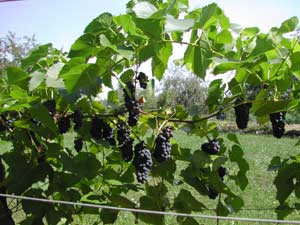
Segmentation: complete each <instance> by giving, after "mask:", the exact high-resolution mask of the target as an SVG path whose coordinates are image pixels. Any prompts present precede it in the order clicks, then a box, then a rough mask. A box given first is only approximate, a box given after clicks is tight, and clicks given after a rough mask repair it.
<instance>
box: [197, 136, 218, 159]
mask: <svg viewBox="0 0 300 225" xmlns="http://www.w3.org/2000/svg"><path fill="white" fill-rule="evenodd" d="M201 149H202V151H204V152H206V153H207V154H209V155H216V154H218V153H219V151H220V144H219V142H218V141H217V140H215V139H213V140H210V141H209V142H206V143H204V144H202V145H201Z"/></svg>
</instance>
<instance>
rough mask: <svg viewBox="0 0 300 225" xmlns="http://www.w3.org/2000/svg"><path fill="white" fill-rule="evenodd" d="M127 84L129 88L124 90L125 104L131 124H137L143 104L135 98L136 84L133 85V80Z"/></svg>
mask: <svg viewBox="0 0 300 225" xmlns="http://www.w3.org/2000/svg"><path fill="white" fill-rule="evenodd" d="M126 86H127V89H126V88H124V89H123V92H124V100H125V106H126V108H127V110H128V113H129V116H128V124H129V126H135V125H136V124H137V122H138V119H139V116H140V113H141V106H140V104H139V103H138V102H137V100H136V98H135V86H134V85H133V83H132V82H131V81H130V82H127V83H126Z"/></svg>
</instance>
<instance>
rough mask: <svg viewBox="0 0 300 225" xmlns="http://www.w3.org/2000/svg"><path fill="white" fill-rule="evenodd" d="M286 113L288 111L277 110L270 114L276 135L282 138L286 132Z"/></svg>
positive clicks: (274, 134)
mask: <svg viewBox="0 0 300 225" xmlns="http://www.w3.org/2000/svg"><path fill="white" fill-rule="evenodd" d="M285 113H286V112H276V113H271V114H270V120H271V123H272V129H273V136H274V137H277V138H281V137H282V136H283V134H284V132H285V129H284V126H285V121H284V120H285Z"/></svg>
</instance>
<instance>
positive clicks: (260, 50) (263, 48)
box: [249, 34, 274, 58]
mask: <svg viewBox="0 0 300 225" xmlns="http://www.w3.org/2000/svg"><path fill="white" fill-rule="evenodd" d="M273 49H274V44H273V42H272V40H271V39H268V36H267V35H266V34H260V35H259V36H257V39H256V45H255V48H254V49H253V51H252V52H251V54H250V55H249V58H254V57H257V56H260V55H262V54H264V53H266V52H268V51H270V50H273Z"/></svg>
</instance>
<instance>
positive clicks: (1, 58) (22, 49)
mask: <svg viewBox="0 0 300 225" xmlns="http://www.w3.org/2000/svg"><path fill="white" fill-rule="evenodd" d="M36 46H37V43H36V39H35V36H34V35H32V36H31V37H29V36H23V37H17V35H16V34H15V33H13V32H8V34H7V35H6V36H4V37H0V74H1V73H2V72H1V71H2V70H3V69H4V67H6V66H20V63H21V60H22V59H23V58H24V57H25V56H26V55H28V53H29V51H30V50H31V49H33V48H34V47H36Z"/></svg>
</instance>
